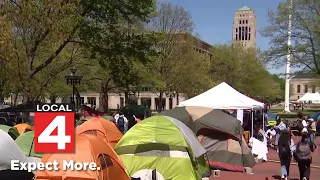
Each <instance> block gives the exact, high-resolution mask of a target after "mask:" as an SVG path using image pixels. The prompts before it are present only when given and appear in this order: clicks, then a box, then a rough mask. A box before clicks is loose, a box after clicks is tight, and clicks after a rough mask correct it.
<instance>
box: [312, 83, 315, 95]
mask: <svg viewBox="0 0 320 180" xmlns="http://www.w3.org/2000/svg"><path fill="white" fill-rule="evenodd" d="M315 92H316V86H315V85H313V86H312V93H315Z"/></svg>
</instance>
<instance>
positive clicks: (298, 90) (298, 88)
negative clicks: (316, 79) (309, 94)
mask: <svg viewBox="0 0 320 180" xmlns="http://www.w3.org/2000/svg"><path fill="white" fill-rule="evenodd" d="M300 88H301V87H300V85H297V93H300V92H301V89H300Z"/></svg>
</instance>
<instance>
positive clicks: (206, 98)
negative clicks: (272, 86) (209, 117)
mask: <svg viewBox="0 0 320 180" xmlns="http://www.w3.org/2000/svg"><path fill="white" fill-rule="evenodd" d="M179 106H202V107H208V108H213V109H253V108H256V107H261V108H263V107H264V104H263V103H261V102H258V101H256V100H253V99H251V98H249V97H248V96H246V95H244V94H241V93H240V92H238V91H237V90H235V89H233V88H232V87H231V86H229V85H228V84H227V83H225V82H222V83H220V84H219V85H217V86H215V87H213V88H212V89H210V90H208V91H206V92H204V93H202V94H199V95H198V96H195V97H193V98H191V99H188V100H186V101H183V102H181V103H180V104H179Z"/></svg>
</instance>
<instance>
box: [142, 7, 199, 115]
mask: <svg viewBox="0 0 320 180" xmlns="http://www.w3.org/2000/svg"><path fill="white" fill-rule="evenodd" d="M146 27H147V29H148V30H150V31H153V32H157V33H159V34H160V42H159V43H158V44H157V46H156V49H157V50H158V52H159V56H158V57H157V58H156V59H155V60H154V62H153V64H152V69H153V75H154V83H153V84H154V86H155V87H157V88H156V89H157V90H159V91H158V92H159V107H162V99H163V94H164V92H165V91H167V90H169V88H171V86H172V82H171V81H172V73H171V72H172V71H173V69H174V68H176V67H177V64H176V62H177V61H176V60H177V59H178V58H177V57H172V56H173V55H174V49H175V48H176V46H177V45H178V43H180V42H181V41H183V40H182V39H179V38H177V36H178V35H179V33H192V31H193V27H194V24H193V22H192V18H191V15H190V13H189V12H187V11H186V10H185V9H184V8H183V7H180V6H178V5H172V4H171V3H161V4H159V6H158V10H157V14H155V16H153V17H152V18H151V19H150V22H149V23H148V24H147V25H146ZM158 92H157V93H158ZM161 110H162V108H159V111H161Z"/></svg>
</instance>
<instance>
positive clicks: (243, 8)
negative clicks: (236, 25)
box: [238, 6, 252, 11]
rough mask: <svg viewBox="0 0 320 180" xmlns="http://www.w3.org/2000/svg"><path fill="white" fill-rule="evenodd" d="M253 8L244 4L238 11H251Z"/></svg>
mask: <svg viewBox="0 0 320 180" xmlns="http://www.w3.org/2000/svg"><path fill="white" fill-rule="evenodd" d="M251 10H252V9H250V8H249V7H248V6H243V7H242V8H240V9H238V11H251Z"/></svg>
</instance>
